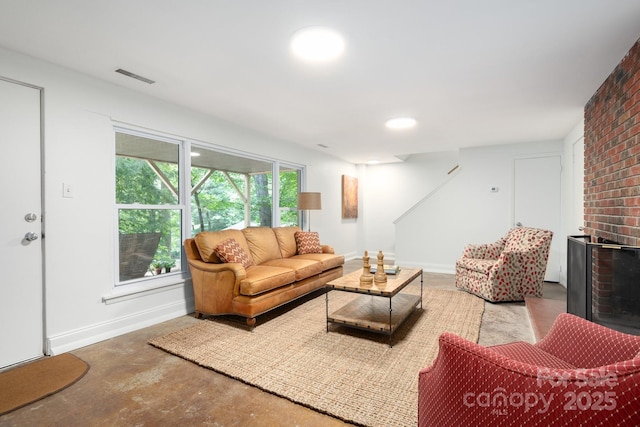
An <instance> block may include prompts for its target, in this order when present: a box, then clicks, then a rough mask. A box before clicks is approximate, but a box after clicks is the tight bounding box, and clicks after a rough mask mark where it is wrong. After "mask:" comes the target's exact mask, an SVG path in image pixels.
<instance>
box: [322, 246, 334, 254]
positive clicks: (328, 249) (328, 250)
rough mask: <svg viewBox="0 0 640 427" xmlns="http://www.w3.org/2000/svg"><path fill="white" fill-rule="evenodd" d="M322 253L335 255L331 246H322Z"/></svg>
mask: <svg viewBox="0 0 640 427" xmlns="http://www.w3.org/2000/svg"><path fill="white" fill-rule="evenodd" d="M322 253H323V254H335V253H336V252H335V250H333V246H329V245H322Z"/></svg>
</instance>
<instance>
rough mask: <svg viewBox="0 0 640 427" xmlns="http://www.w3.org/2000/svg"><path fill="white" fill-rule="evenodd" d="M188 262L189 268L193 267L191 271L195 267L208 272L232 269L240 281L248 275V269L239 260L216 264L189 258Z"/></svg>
mask: <svg viewBox="0 0 640 427" xmlns="http://www.w3.org/2000/svg"><path fill="white" fill-rule="evenodd" d="M188 262H189V268H191V269H192V270H191V271H193V269H195V270H200V271H203V272H206V273H219V272H222V271H231V272H232V273H233V274H234V275H235V276H236V277H237V278H238V279H237V281H238V282H239V281H240V280H242V279H244V278H245V277H246V276H247V271H246V270H245V269H244V267H243V266H242V264H240V263H238V262H226V263H220V264H216V263H212V262H204V261H199V260H195V259H190V260H188Z"/></svg>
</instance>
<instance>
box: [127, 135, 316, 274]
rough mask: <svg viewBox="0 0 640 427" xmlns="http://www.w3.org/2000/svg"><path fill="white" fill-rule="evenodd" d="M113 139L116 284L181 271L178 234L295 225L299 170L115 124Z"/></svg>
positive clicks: (288, 165) (181, 236)
mask: <svg viewBox="0 0 640 427" xmlns="http://www.w3.org/2000/svg"><path fill="white" fill-rule="evenodd" d="M115 140H116V156H115V163H116V164H115V178H116V195H115V206H116V215H117V223H118V239H117V242H118V243H117V244H118V253H117V256H118V262H117V263H116V264H117V275H116V277H117V278H118V280H117V284H118V285H124V284H129V283H137V282H140V281H146V280H153V279H156V278H158V276H161V277H167V274H174V275H177V274H178V273H179V272H181V271H183V270H186V269H187V268H186V263H185V264H183V259H182V258H183V257H182V242H183V240H184V238H185V237H184V236H188V235H191V236H194V235H195V234H197V233H199V232H201V231H210V230H224V229H230V228H233V229H242V228H245V227H249V226H266V227H274V226H279V225H298V224H301V222H300V219H301V216H300V214H299V211H298V209H297V195H298V191H299V189H300V186H301V182H302V174H303V171H304V169H303V167H302V166H298V165H292V164H286V165H285V164H281V163H280V162H279V161H277V160H270V159H265V158H259V157H256V156H250V155H247V154H240V153H236V152H233V151H231V150H225V149H222V148H213V147H211V146H204V145H200V144H198V143H192V142H191V141H189V140H184V141H181V140H177V139H173V138H167V137H164V136H160V135H152V134H149V133H145V132H139V131H137V130H132V129H127V128H123V127H116V128H115ZM187 150H190V152H189V154H190V155H187V154H186V153H187ZM274 174H276V176H277V177H278V179H276V180H275V182H274V179H273V176H274ZM274 206H277V207H278V209H274Z"/></svg>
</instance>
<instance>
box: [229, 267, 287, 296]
mask: <svg viewBox="0 0 640 427" xmlns="http://www.w3.org/2000/svg"><path fill="white" fill-rule="evenodd" d="M295 280H296V273H295V272H294V271H293V270H291V269H290V268H283V267H274V266H266V265H253V266H251V267H249V268H247V276H246V277H245V278H244V279H243V280H242V281H241V282H240V293H241V294H242V295H247V296H253V295H258V294H261V293H263V292H267V291H270V290H272V289H276V288H279V287H280V286H285V285H289V284H291V283H293V282H295Z"/></svg>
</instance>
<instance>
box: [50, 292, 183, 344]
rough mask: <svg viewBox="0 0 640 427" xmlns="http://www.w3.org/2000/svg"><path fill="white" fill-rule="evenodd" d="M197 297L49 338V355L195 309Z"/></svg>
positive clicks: (121, 333)
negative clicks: (194, 301) (194, 299)
mask: <svg viewBox="0 0 640 427" xmlns="http://www.w3.org/2000/svg"><path fill="white" fill-rule="evenodd" d="M193 307H194V304H193V299H184V300H181V301H177V302H173V303H170V304H166V305H162V306H158V307H153V308H151V309H149V310H145V311H141V312H138V313H134V314H131V315H128V316H122V317H119V318H115V319H111V320H108V321H106V322H101V323H96V324H93V325H89V326H87V327H84V328H80V329H75V330H72V331H69V332H66V333H63V334H59V335H53V336H50V337H48V338H47V350H48V354H52V355H55V354H61V353H65V352H67V351H71V350H75V349H78V348H81V347H85V346H87V345H91V344H95V343H97V342H100V341H104V340H106V339H109V338H113V337H117V336H119V335H123V334H126V333H128V332H133V331H136V330H138V329H142V328H146V327H148V326H152V325H155V324H158V323H161V322H165V321H167V320H171V319H175V318H176V317H180V316H184V315H186V314H189V313H191V312H193Z"/></svg>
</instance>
